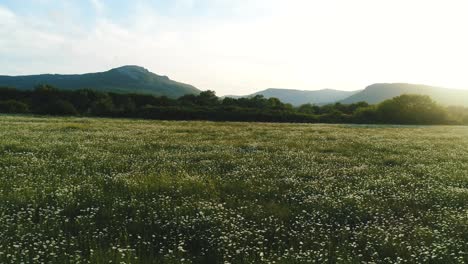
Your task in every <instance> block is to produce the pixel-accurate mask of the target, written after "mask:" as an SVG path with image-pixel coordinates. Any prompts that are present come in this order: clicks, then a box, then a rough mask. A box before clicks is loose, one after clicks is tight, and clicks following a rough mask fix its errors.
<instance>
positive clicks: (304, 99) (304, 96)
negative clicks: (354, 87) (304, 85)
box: [224, 88, 359, 106]
mask: <svg viewBox="0 0 468 264" xmlns="http://www.w3.org/2000/svg"><path fill="white" fill-rule="evenodd" d="M356 92H359V90H358V91H342V90H336V89H330V88H325V89H320V90H298V89H286V88H267V89H265V90H262V91H259V92H256V93H253V94H250V95H245V96H235V95H227V96H224V97H231V98H242V97H253V96H256V95H263V96H264V97H266V98H271V97H275V98H278V99H279V100H281V101H282V102H284V103H289V104H292V105H294V106H299V105H302V104H327V103H333V102H337V101H339V100H343V99H346V98H347V97H348V96H350V95H352V94H354V93H356Z"/></svg>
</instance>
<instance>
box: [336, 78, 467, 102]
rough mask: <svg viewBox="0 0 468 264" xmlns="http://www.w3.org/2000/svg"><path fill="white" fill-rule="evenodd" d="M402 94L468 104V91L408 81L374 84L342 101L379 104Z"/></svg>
mask: <svg viewBox="0 0 468 264" xmlns="http://www.w3.org/2000/svg"><path fill="white" fill-rule="evenodd" d="M402 94H422V95H429V96H430V97H431V98H432V99H434V100H435V101H436V102H438V103H440V104H443V105H460V106H468V91H464V90H456V89H445V88H440V87H434V86H428V85H419V84H408V83H377V84H373V85H370V86H368V87H367V88H366V89H364V90H362V91H360V92H358V93H356V94H354V95H351V96H350V97H348V98H346V99H344V100H342V101H341V103H343V104H350V103H356V102H360V101H364V102H368V103H370V104H377V103H380V102H382V101H384V100H387V99H391V98H393V97H396V96H399V95H402Z"/></svg>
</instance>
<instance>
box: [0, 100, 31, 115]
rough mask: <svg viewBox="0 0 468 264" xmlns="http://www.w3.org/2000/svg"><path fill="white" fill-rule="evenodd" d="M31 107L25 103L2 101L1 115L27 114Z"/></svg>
mask: <svg viewBox="0 0 468 264" xmlns="http://www.w3.org/2000/svg"><path fill="white" fill-rule="evenodd" d="M27 112H29V106H28V105H27V104H25V103H23V102H19V101H15V100H7V101H0V113H18V114H22V113H27Z"/></svg>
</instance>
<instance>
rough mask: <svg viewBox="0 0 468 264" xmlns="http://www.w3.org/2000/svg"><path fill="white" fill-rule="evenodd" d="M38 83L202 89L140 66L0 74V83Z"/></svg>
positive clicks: (144, 90) (176, 91) (169, 91)
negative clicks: (63, 73) (91, 70)
mask: <svg viewBox="0 0 468 264" xmlns="http://www.w3.org/2000/svg"><path fill="white" fill-rule="evenodd" d="M38 84H49V85H52V86H55V87H57V88H60V89H65V90H77V89H93V90H97V91H103V92H116V93H141V94H151V95H155V96H167V97H171V98H176V97H180V96H182V95H185V94H198V93H200V90H198V89H197V88H195V87H193V86H191V85H188V84H184V83H179V82H176V81H173V80H170V79H169V78H168V77H167V76H161V75H157V74H155V73H152V72H150V71H148V70H147V69H145V68H143V67H139V66H123V67H119V68H115V69H112V70H109V71H106V72H98V73H87V74H73V75H71V74H68V75H60V74H41V75H29V76H0V86H5V87H13V88H17V89H19V90H30V89H33V88H34V87H35V86H36V85H38Z"/></svg>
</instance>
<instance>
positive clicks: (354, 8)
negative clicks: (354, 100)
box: [0, 0, 468, 95]
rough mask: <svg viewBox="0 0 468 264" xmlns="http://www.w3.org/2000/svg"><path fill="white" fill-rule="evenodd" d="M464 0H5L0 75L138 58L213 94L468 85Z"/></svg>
mask: <svg viewBox="0 0 468 264" xmlns="http://www.w3.org/2000/svg"><path fill="white" fill-rule="evenodd" d="M467 11H468V3H467V2H466V1H463V0H444V1H442V0H439V1H434V0H424V1H423V0H404V1H403V0H392V1H379V0H356V1H349V0H341V1H340V0H332V1H330V0H327V1H312V0H307V1H306V0H289V1H280V0H175V1H174V0H159V1H149V0H148V1H145V0H135V1H124V0H118V1H110V0H109V1H106V0H89V1H84V0H83V1H81V0H80V1H73V0H70V1H58V0H55V1H54V0H24V1H18V0H0V34H1V35H2V38H1V39H0V62H1V65H2V66H1V68H0V75H25V74H38V73H61V74H65V73H85V72H96V71H106V70H109V69H111V68H115V67H119V66H122V65H140V66H143V67H145V68H147V69H148V70H150V71H152V72H154V73H157V74H161V75H167V76H169V77H170V78H171V79H173V80H177V81H181V82H185V83H189V84H192V85H194V86H196V87H197V88H199V89H202V90H207V89H210V90H214V91H216V93H217V94H218V95H226V94H234V95H243V94H249V93H253V92H255V91H258V90H261V89H265V88H271V87H275V88H289V89H301V90H316V89H323V88H332V89H341V90H358V89H363V88H364V87H366V86H367V85H370V84H372V83H381V82H408V83H422V84H428V85H435V86H442V87H448V88H458V89H468V78H466V77H467V75H466V67H467V62H468V49H467V47H468V35H467V34H466V26H467V25H468V16H467V15H466V13H467Z"/></svg>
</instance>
